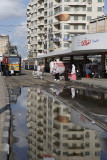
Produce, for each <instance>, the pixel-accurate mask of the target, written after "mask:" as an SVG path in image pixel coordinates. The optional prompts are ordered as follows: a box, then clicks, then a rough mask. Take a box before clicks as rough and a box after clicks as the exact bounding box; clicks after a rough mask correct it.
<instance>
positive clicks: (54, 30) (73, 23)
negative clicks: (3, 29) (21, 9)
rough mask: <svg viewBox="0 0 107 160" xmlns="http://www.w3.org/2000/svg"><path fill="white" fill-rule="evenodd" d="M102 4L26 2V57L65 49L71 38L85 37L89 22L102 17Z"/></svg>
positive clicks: (101, 0) (85, 1) (95, 0)
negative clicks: (75, 36)
mask: <svg viewBox="0 0 107 160" xmlns="http://www.w3.org/2000/svg"><path fill="white" fill-rule="evenodd" d="M103 6H104V0H54V1H53V0H30V3H29V5H28V8H27V26H28V57H30V58H36V57H37V55H41V54H47V53H49V52H51V51H54V50H59V49H61V50H63V49H68V48H70V47H71V45H72V43H71V42H72V36H74V35H78V34H85V33H87V32H88V30H89V21H90V20H91V19H94V18H96V17H99V16H102V15H103Z"/></svg>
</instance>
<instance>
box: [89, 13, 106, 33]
mask: <svg viewBox="0 0 107 160" xmlns="http://www.w3.org/2000/svg"><path fill="white" fill-rule="evenodd" d="M98 32H107V16H101V17H98V18H95V19H92V20H91V21H90V23H89V33H98Z"/></svg>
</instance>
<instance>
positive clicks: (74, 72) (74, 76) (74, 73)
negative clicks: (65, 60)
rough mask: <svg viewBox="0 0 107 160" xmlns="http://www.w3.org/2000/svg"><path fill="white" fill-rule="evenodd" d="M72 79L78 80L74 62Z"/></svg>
mask: <svg viewBox="0 0 107 160" xmlns="http://www.w3.org/2000/svg"><path fill="white" fill-rule="evenodd" d="M71 80H76V69H75V65H74V64H72V70H71Z"/></svg>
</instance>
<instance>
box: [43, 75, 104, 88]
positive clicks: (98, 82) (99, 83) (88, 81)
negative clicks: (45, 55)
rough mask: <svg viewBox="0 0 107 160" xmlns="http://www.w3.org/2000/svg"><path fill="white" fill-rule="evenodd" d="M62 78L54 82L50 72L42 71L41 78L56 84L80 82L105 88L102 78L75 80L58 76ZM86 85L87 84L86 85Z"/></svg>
mask: <svg viewBox="0 0 107 160" xmlns="http://www.w3.org/2000/svg"><path fill="white" fill-rule="evenodd" d="M60 77H61V78H62V80H61V81H59V82H55V81H54V76H53V75H51V74H50V73H44V76H43V78H44V79H45V80H47V81H51V82H53V81H54V83H57V84H62V85H71V84H80V85H85V86H87V85H89V86H92V87H93V86H94V87H97V88H102V89H107V79H106V78H105V79H103V78H101V79H100V78H88V79H87V78H82V79H81V80H75V81H65V79H64V76H60ZM87 87H88V86H87Z"/></svg>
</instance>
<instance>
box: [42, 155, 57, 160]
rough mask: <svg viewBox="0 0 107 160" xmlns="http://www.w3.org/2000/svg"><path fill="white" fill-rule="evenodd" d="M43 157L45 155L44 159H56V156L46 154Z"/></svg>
mask: <svg viewBox="0 0 107 160" xmlns="http://www.w3.org/2000/svg"><path fill="white" fill-rule="evenodd" d="M43 157H44V158H43V160H55V158H53V157H52V156H50V155H44V156H43Z"/></svg>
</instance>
